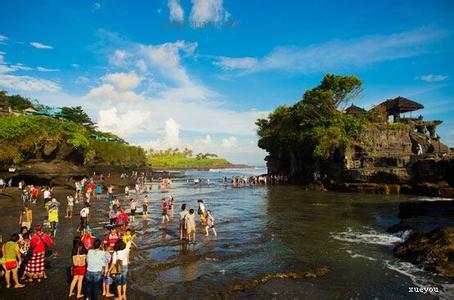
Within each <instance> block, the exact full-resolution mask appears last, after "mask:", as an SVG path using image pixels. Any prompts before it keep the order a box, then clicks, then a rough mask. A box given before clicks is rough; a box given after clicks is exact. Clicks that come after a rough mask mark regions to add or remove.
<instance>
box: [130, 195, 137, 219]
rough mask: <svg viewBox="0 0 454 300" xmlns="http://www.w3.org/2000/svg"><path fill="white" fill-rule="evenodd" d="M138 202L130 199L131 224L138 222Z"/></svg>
mask: <svg viewBox="0 0 454 300" xmlns="http://www.w3.org/2000/svg"><path fill="white" fill-rule="evenodd" d="M136 207H137V201H136V199H134V198H131V199H129V208H130V209H131V223H134V221H135V220H136Z"/></svg>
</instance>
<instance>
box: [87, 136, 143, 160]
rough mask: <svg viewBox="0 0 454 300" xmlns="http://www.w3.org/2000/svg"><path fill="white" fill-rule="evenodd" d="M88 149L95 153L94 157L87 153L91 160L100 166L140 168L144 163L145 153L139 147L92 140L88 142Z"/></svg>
mask: <svg viewBox="0 0 454 300" xmlns="http://www.w3.org/2000/svg"><path fill="white" fill-rule="evenodd" d="M90 147H91V149H92V150H94V152H95V155H94V156H93V153H89V155H90V156H91V157H92V158H91V159H92V160H93V159H94V160H96V161H97V162H99V163H102V164H109V165H114V164H115V165H123V166H141V165H143V164H144V163H145V161H146V155H145V151H144V150H143V148H141V147H137V146H130V145H127V144H122V143H114V142H100V141H94V140H92V141H90Z"/></svg>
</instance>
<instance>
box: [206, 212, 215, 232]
mask: <svg viewBox="0 0 454 300" xmlns="http://www.w3.org/2000/svg"><path fill="white" fill-rule="evenodd" d="M210 229H211V230H212V231H213V234H214V236H217V235H218V234H217V232H216V229H214V217H213V215H212V214H211V210H207V225H206V226H205V231H206V236H208V234H209V231H210Z"/></svg>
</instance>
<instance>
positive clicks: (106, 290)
mask: <svg viewBox="0 0 454 300" xmlns="http://www.w3.org/2000/svg"><path fill="white" fill-rule="evenodd" d="M108 250H109V244H107V243H105V244H104V254H105V257H106V265H105V267H104V270H105V272H104V274H103V279H102V296H103V297H113V296H115V295H114V294H112V293H111V292H110V285H111V284H112V281H113V280H112V277H111V276H110V274H109V269H110V264H111V262H112V254H110V252H109V251H108Z"/></svg>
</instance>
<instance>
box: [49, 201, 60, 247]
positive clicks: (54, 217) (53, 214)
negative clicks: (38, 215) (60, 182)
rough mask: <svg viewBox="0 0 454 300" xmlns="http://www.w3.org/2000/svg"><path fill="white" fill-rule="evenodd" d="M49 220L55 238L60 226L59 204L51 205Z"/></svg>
mask: <svg viewBox="0 0 454 300" xmlns="http://www.w3.org/2000/svg"><path fill="white" fill-rule="evenodd" d="M54 199H55V198H54ZM48 221H49V226H50V232H51V235H52V237H53V238H55V235H56V234H57V227H58V206H50V207H49V216H48Z"/></svg>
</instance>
